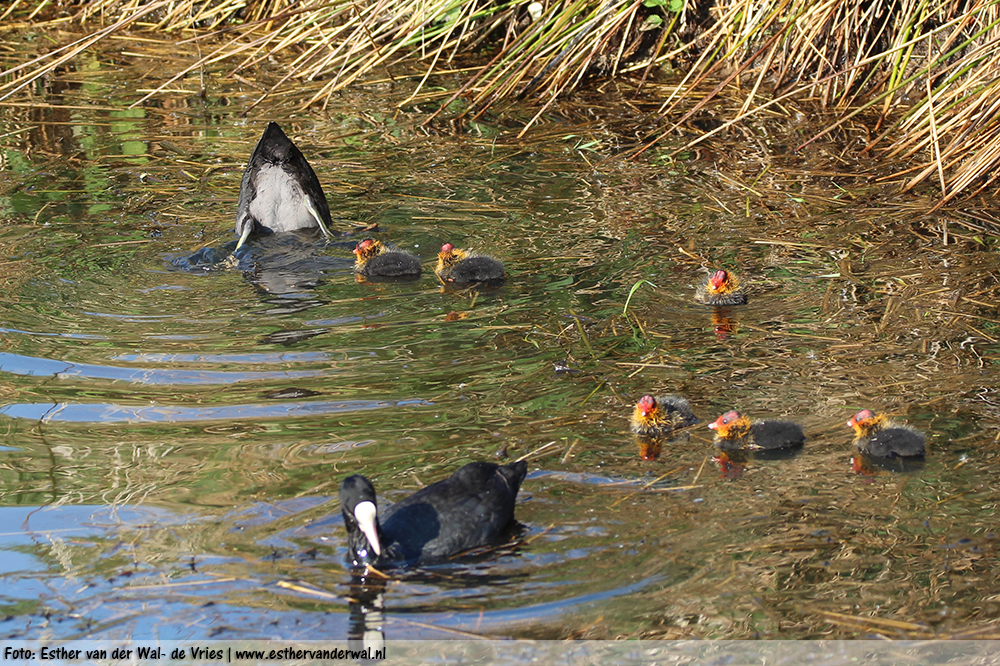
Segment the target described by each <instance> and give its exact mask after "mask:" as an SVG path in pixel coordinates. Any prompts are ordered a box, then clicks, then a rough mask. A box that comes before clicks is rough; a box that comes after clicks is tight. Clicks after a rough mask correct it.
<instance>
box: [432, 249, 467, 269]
mask: <svg viewBox="0 0 1000 666" xmlns="http://www.w3.org/2000/svg"><path fill="white" fill-rule="evenodd" d="M468 256H469V253H468V252H466V251H465V250H456V249H455V246H454V245H452V244H451V243H445V244H444V245H442V246H441V251H440V252H438V263H437V268H435V269H434V272H436V273H440V272H441V271H443V270H445V269H447V268H451V267H452V266H454V265H455V264H457V263H458V262H460V261H462V260H463V259H465V258H466V257H468Z"/></svg>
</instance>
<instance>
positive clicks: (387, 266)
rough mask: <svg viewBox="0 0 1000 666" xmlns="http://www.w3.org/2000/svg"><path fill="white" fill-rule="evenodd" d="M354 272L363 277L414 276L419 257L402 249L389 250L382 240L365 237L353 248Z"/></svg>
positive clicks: (417, 271)
mask: <svg viewBox="0 0 1000 666" xmlns="http://www.w3.org/2000/svg"><path fill="white" fill-rule="evenodd" d="M354 254H355V255H357V259H356V260H355V262H354V272H355V273H357V274H358V275H363V276H365V277H384V278H415V277H417V276H418V275H420V258H419V257H417V256H416V255H414V254H410V253H409V252H403V251H402V250H390V249H389V248H387V247H386V246H385V245H383V244H382V241H377V240H372V239H371V238H366V239H365V240H363V241H361V242H360V243H358V246H357V247H356V248H354Z"/></svg>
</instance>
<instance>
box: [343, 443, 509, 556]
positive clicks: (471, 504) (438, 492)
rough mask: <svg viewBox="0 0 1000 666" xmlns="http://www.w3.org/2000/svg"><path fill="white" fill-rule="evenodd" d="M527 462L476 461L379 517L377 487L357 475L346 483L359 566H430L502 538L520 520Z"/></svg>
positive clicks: (351, 546)
mask: <svg viewBox="0 0 1000 666" xmlns="http://www.w3.org/2000/svg"><path fill="white" fill-rule="evenodd" d="M527 472H528V463H527V462H525V461H523V460H522V461H521V462H515V463H510V464H509V465H502V466H501V465H496V464H494V463H486V462H474V463H469V464H468V465H466V466H465V467H462V468H461V469H460V470H458V471H457V472H455V473H454V474H452V475H451V476H449V477H448V478H447V479H444V480H442V481H438V482H437V483H433V484H431V485H429V486H427V487H426V488H423V489H421V490H418V491H417V492H415V493H413V494H412V495H410V496H409V497H407V498H406V499H404V500H401V501H399V502H397V503H396V504H393V505H392V506H390V507H389V508H387V509H386V510H385V511H383V512H382V515H381V516H380V517H377V515H376V514H377V508H376V500H375V488H374V487H373V486H372V484H371V481H369V480H368V479H366V478H365V477H363V476H361V475H360V474H355V475H353V476H349V477H347V478H346V479H344V480H343V481H342V482H341V484H340V507H341V510H342V511H343V514H344V526H345V527H346V528H347V547H348V556H349V559H350V560H351V562H352V563H353V565H354V566H362V565H372V566H375V565H376V564H379V565H382V566H385V565H390V564H396V565H408V564H425V563H427V562H432V561H434V560H441V559H445V558H447V557H450V556H452V555H455V554H457V553H460V552H462V551H465V550H469V549H470V548H476V547H477V546H484V545H486V544H489V543H492V542H493V541H495V540H496V539H497V538H498V537H500V536H501V535H502V534H503V532H504V531H505V530H506V529H507V527H508V526H509V525H510V524H511V523H512V522H513V520H514V501H515V499H516V498H517V491H518V490H519V489H520V488H521V482H522V481H524V475H525V474H527Z"/></svg>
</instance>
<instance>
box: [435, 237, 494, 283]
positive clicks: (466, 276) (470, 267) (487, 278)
mask: <svg viewBox="0 0 1000 666" xmlns="http://www.w3.org/2000/svg"><path fill="white" fill-rule="evenodd" d="M434 272H435V273H437V276H438V277H439V278H441V281H442V282H452V283H456V284H473V283H476V282H494V283H495V282H500V281H501V280H503V278H504V268H503V263H502V262H501V261H500V260H499V259H494V258H493V257H490V256H487V255H485V254H478V253H476V252H470V251H469V250H459V249H457V248H456V247H455V246H454V245H452V244H451V243H445V244H444V245H442V246H441V251H440V252H439V253H438V263H437V268H435V269H434Z"/></svg>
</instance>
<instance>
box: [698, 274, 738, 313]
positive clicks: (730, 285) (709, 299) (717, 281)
mask: <svg viewBox="0 0 1000 666" xmlns="http://www.w3.org/2000/svg"><path fill="white" fill-rule="evenodd" d="M694 300H696V301H698V302H699V303H702V304H704V305H744V304H745V303H746V302H747V295H746V292H744V291H743V288H742V287H741V286H740V280H739V278H737V277H736V276H735V275H733V274H732V273H730V272H729V271H724V270H718V271H715V272H714V273H712V274H711V275H709V276H708V277H707V278H706V279H705V281H704V282H702V283H701V285H699V287H698V289H697V291H695V293H694Z"/></svg>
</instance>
